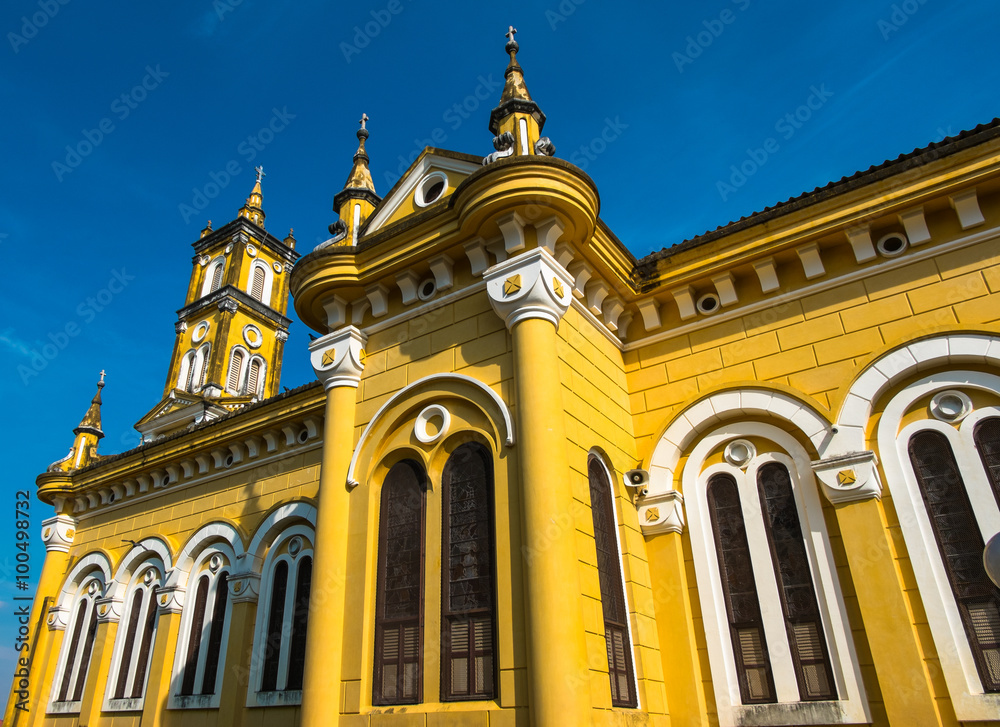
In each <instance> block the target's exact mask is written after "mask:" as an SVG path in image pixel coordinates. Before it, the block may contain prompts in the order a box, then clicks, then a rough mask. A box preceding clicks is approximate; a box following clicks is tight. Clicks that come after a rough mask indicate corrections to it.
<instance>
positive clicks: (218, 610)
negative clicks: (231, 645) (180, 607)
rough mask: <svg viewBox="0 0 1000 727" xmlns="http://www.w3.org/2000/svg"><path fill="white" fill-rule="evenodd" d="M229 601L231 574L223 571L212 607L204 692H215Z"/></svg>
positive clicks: (202, 690) (203, 685) (203, 683)
mask: <svg viewBox="0 0 1000 727" xmlns="http://www.w3.org/2000/svg"><path fill="white" fill-rule="evenodd" d="M228 601H229V574H228V573H226V571H222V572H221V573H220V574H219V580H218V583H217V584H216V586H215V607H214V608H213V609H212V630H211V631H210V632H209V635H208V653H207V654H206V655H205V678H204V680H203V682H202V687H201V693H202V694H215V676H216V674H217V673H218V671H219V653H220V651H221V650H222V634H223V632H224V631H225V627H226V604H227V602H228Z"/></svg>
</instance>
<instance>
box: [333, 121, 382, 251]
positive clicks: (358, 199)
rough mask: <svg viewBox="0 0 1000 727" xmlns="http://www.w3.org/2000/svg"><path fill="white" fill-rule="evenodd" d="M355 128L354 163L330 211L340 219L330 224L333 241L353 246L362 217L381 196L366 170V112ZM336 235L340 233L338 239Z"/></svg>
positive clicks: (364, 218) (364, 217) (368, 212)
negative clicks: (356, 144)
mask: <svg viewBox="0 0 1000 727" xmlns="http://www.w3.org/2000/svg"><path fill="white" fill-rule="evenodd" d="M359 123H360V124H361V128H360V129H358V150H357V151H356V152H354V165H353V166H352V167H351V173H350V174H349V175H347V181H346V182H345V183H344V188H343V189H342V190H341V191H339V192H338V193H337V194H336V196H335V197H334V198H333V211H334V212H336V213H337V214H338V215H339V217H340V219H339V220H337V221H336V222H334V223H333V224H332V225H330V234H332V235H334V236H335V237H334V239H335V240H337V243H336V244H340V245H356V244H357V242H358V235H359V233H360V230H361V227H362V226H363V225H364V223H365V220H367V219H368V217H369V215H371V213H372V212H373V211H374V209H375V207H376V206H377V205H378V203H379V202H381V201H382V199H381V198H380V197H379V196H378V195H377V194H375V183H374V182H373V181H372V173H371V171H370V170H369V169H368V151H367V150H366V149H365V142H366V141H367V140H368V114H361V120H360V121H359ZM337 236H340V237H339V239H338V237H337Z"/></svg>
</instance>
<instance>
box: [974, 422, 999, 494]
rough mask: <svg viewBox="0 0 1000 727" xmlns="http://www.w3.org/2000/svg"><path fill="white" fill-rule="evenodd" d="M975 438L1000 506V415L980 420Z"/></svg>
mask: <svg viewBox="0 0 1000 727" xmlns="http://www.w3.org/2000/svg"><path fill="white" fill-rule="evenodd" d="M973 439H974V440H975V443H976V449H978V450H979V456H980V457H981V458H982V460H983V469H985V470H986V476H987V477H988V478H989V480H990V486H991V487H992V488H993V496H994V497H995V498H996V501H997V506H1000V417H989V418H988V419H983V420H981V421H979V422H978V423H977V424H976V428H975V433H974V434H973Z"/></svg>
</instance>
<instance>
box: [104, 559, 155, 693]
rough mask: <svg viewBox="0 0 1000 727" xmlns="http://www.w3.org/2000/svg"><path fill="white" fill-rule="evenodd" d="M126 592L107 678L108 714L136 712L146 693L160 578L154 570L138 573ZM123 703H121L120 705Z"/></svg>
mask: <svg viewBox="0 0 1000 727" xmlns="http://www.w3.org/2000/svg"><path fill="white" fill-rule="evenodd" d="M139 570H140V572H141V574H140V575H138V576H137V577H136V578H134V579H133V582H132V583H131V584H130V586H129V589H128V590H127V591H126V596H125V603H124V609H125V612H124V616H123V618H122V620H121V622H120V623H119V625H118V645H117V647H116V649H115V656H114V658H113V660H112V664H111V673H110V675H109V677H108V689H109V700H110V702H109V703H108V705H107V708H108V709H111V710H122V709H135V708H136V706H137V703H136V702H135V701H134V700H141V699H142V696H143V694H144V693H145V689H146V675H147V673H148V671H149V661H150V657H151V656H152V654H153V640H154V638H155V636H156V608H157V606H156V592H157V589H158V588H159V586H160V583H161V578H162V577H161V575H160V572H159V570H158V569H157V568H156V566H152V565H150V566H146V567H145V568H141V569H139ZM123 700H124V701H123Z"/></svg>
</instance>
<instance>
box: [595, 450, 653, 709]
mask: <svg viewBox="0 0 1000 727" xmlns="http://www.w3.org/2000/svg"><path fill="white" fill-rule="evenodd" d="M591 457H593V458H594V459H596V460H597V462H598V463H599V464H600V466H601V469H602V470H604V476H605V477H607V483H608V485H609V486H610V487H611V517H612V519H613V520H614V524H615V545H616V547H617V548H618V578H619V579H621V580H620V582H621V586H622V596H623V598H624V599H625V612H626V613H627V614H628V618H627V619H626V622H625V625H626V627H627V628H628V643H629V647H630V648H629V659H630V660H631V662H632V689H633V693H634V694H635V707H634V708H630V709H642V692H641V690H640V689H639V672H638V670H637V669H636V663H635V651H636V643H635V629H633V628H632V619H633V618H635V617H636V614H635V612H634V610H633V608H632V599H630V598H629V588H628V581H627V580H625V556H626V555H627V554H628V553H626V551H625V548H624V542H623V540H622V536H621V527H622V525H621V522H622V521H621V520H619V519H618V489H617V487H616V485H615V483H616V482H619V480H617V479H615V477H614V475H613V473H612V472H611V468H610V467H608V463H607V461H606V459H605V457H604V453H603V452H601V450H599V449H596V448H594V449H591V450H590V452H589V453H588V454H587V459H588V461H589V460H590V458H591ZM591 508H593V504H591ZM602 619H603V616H602ZM616 709H617V708H616Z"/></svg>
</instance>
